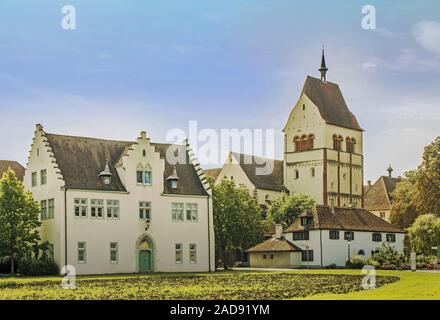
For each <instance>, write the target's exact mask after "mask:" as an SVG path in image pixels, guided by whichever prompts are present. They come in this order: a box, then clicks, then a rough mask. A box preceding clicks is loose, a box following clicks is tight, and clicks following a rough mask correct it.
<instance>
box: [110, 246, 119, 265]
mask: <svg viewBox="0 0 440 320" xmlns="http://www.w3.org/2000/svg"><path fill="white" fill-rule="evenodd" d="M110 263H112V264H116V263H118V243H117V242H110Z"/></svg>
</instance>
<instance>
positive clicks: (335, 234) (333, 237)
mask: <svg viewBox="0 0 440 320" xmlns="http://www.w3.org/2000/svg"><path fill="white" fill-rule="evenodd" d="M330 240H339V231H338V230H330Z"/></svg>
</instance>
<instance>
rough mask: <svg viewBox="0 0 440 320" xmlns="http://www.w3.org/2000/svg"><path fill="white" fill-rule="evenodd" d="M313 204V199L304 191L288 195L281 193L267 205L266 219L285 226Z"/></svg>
mask: <svg viewBox="0 0 440 320" xmlns="http://www.w3.org/2000/svg"><path fill="white" fill-rule="evenodd" d="M314 205H315V200H313V198H312V197H310V196H309V195H307V194H305V193H296V194H293V195H290V196H289V195H287V194H285V193H282V194H281V195H280V196H278V197H277V198H275V199H274V201H272V203H271V205H270V206H269V209H268V210H267V216H268V220H269V221H273V222H274V223H276V224H281V225H283V227H284V228H287V227H289V226H290V225H291V224H292V223H293V221H294V220H295V219H296V218H297V217H298V216H299V215H300V214H301V213H303V212H304V211H306V210H309V209H311V208H312V207H313V206H314Z"/></svg>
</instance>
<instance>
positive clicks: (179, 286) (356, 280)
mask: <svg viewBox="0 0 440 320" xmlns="http://www.w3.org/2000/svg"><path fill="white" fill-rule="evenodd" d="M363 276H364V275H362V274H361V271H360V270H303V271H289V272H272V273H271V272H219V273H215V274H155V275H146V276H137V275H121V276H118V275H112V276H88V277H78V279H77V289H76V290H64V289H62V288H61V285H60V284H61V278H59V277H52V278H6V279H0V300H2V299H3V300H4V299H12V300H16V299H49V300H53V299H104V300H111V299H147V300H173V299H183V300H193V299H204V300H206V299H208V300H209V299H227V300H235V299H250V300H264V299H338V300H340V299H411V300H412V299H440V273H438V274H433V273H410V272H401V271H378V278H377V282H378V286H379V287H378V288H377V289H374V290H363V289H362V288H361V281H362V278H363Z"/></svg>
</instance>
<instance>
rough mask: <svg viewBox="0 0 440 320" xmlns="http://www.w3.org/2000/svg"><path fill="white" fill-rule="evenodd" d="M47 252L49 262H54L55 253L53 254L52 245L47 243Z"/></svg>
mask: <svg viewBox="0 0 440 320" xmlns="http://www.w3.org/2000/svg"><path fill="white" fill-rule="evenodd" d="M47 250H48V253H47V259H48V260H49V261H55V252H54V249H53V244H52V243H49V247H48V248H47Z"/></svg>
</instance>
